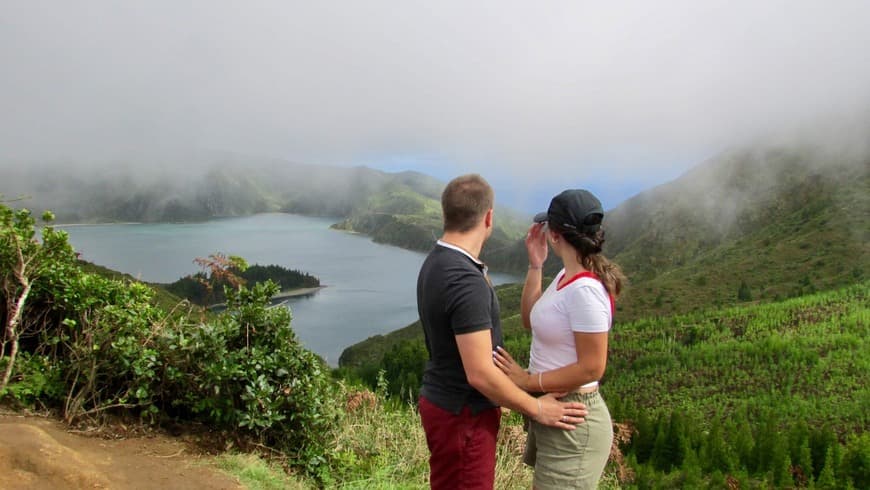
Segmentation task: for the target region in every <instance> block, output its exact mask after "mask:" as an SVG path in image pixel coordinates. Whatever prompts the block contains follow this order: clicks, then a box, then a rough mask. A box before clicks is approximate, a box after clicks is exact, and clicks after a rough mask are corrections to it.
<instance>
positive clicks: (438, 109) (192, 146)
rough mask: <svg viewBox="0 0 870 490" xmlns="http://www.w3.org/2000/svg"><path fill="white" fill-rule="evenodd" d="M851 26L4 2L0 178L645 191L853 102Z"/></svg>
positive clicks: (303, 6) (826, 18)
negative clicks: (328, 177)
mask: <svg viewBox="0 0 870 490" xmlns="http://www.w3.org/2000/svg"><path fill="white" fill-rule="evenodd" d="M868 19H870V4H867V2H860V1H854V2H850V1H840V2H810V1H790V2H785V1H767V2H725V1H713V2H690V1H674V2H604V3H601V2H549V3H544V4H534V5H532V4H529V3H528V2H510V1H509V2H449V1H448V2H434V3H433V2H422V1H408V2H382V1H373V2H333V1H326V2H278V1H255V2H248V3H245V4H244V6H242V5H241V4H239V3H238V2H205V1H202V2H197V1H194V2H171V1H168V0H155V1H152V2H145V3H133V4H125V3H118V2H110V1H91V2H76V4H75V5H73V4H66V3H63V2H40V1H33V0H27V1H23V0H12V1H7V2H4V7H3V9H2V12H0V66H2V67H3V75H2V76H0V108H2V115H0V165H10V164H17V165H20V164H21V162H34V161H45V160H54V161H71V162H87V161H128V162H149V161H152V160H155V159H156V160H164V161H168V160H171V159H172V158H171V156H172V155H186V154H190V153H191V152H194V153H196V152H203V151H205V152H211V151H217V152H233V153H242V154H254V155H262V156H266V157H275V158H282V159H287V160H292V161H298V162H306V163H316V164H332V165H355V164H368V165H372V166H376V167H377V166H383V165H384V164H385V162H392V163H390V165H392V166H397V165H401V161H402V158H403V156H405V157H406V159H407V161H408V162H409V166H413V165H418V166H419V167H420V168H419V169H420V170H423V171H428V172H429V173H434V174H436V175H438V174H439V173H441V174H446V173H448V172H451V173H458V172H465V171H478V172H481V173H484V174H485V175H493V176H494V177H493V179H494V180H500V181H501V180H504V181H517V182H524V183H526V184H528V183H529V182H539V183H542V184H544V183H545V184H549V183H550V182H552V183H553V185H561V184H560V183H563V182H565V181H566V180H567V181H571V182H581V183H582V182H584V181H585V180H584V179H588V180H590V181H593V182H597V183H598V184H597V185H598V186H599V187H600V188H601V189H606V188H608V186H615V185H616V184H614V182H618V181H620V180H624V181H626V182H639V183H638V184H637V185H638V186H640V185H642V184H641V183H640V182H643V183H644V184H643V185H646V184H647V183H649V182H662V181H664V180H666V179H669V178H673V177H674V176H675V175H676V174H678V173H680V172H681V171H682V170H685V169H686V168H688V166H690V165H692V164H694V163H697V162H698V161H701V160H703V159H704V158H706V157H709V156H711V155H713V154H715V153H717V152H718V151H720V150H722V149H724V148H727V147H729V146H731V145H734V144H739V143H742V142H744V141H747V140H751V139H752V138H755V137H758V136H759V135H764V134H770V133H773V132H776V131H782V130H783V129H784V128H794V127H800V126H802V125H806V124H808V123H812V122H813V121H817V120H823V119H825V118H829V117H833V116H837V115H840V114H855V113H858V114H860V113H864V112H867V111H870V58H868V57H867V55H866V47H867V46H868V45H870V29H867V23H868ZM602 174H606V176H603V177H602V176H600V175H602ZM439 176H440V175H439ZM517 194H518V195H519V194H522V193H521V192H519V191H518V192H517ZM526 194H528V193H526ZM517 199H521V198H520V197H518V198H517ZM527 199H529V200H533V199H532V197H531V196H530V195H527ZM611 204H616V203H611Z"/></svg>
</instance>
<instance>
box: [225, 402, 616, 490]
mask: <svg viewBox="0 0 870 490" xmlns="http://www.w3.org/2000/svg"><path fill="white" fill-rule="evenodd" d="M339 386H340V388H339V391H340V393H338V394H337V395H338V399H339V400H343V403H345V404H346V407H345V408H346V410H345V411H344V415H343V420H342V423H341V424H340V428H339V429H338V430H336V431H335V432H334V433H332V434H329V435H328V439H329V440H330V445H331V447H332V450H333V458H332V463H331V466H330V467H329V469H328V471H327V472H326V473H327V474H326V479H325V481H324V482H323V486H324V487H326V488H334V489H341V490H356V489H360V490H362V489H365V490H371V489H375V490H399V489H402V490H405V489H426V488H429V480H428V478H429V463H428V461H429V450H428V448H427V446H426V436H425V434H424V432H423V428H422V425H421V424H420V417H419V415H418V414H417V411H416V408H415V407H414V406H413V405H412V404H409V403H402V402H397V401H395V400H387V399H385V398H384V396H383V395H378V394H375V393H372V392H370V391H367V390H365V389H362V388H356V387H351V388H348V387H346V386H345V385H339ZM524 447H525V433H524V432H523V430H522V420H521V418H520V417H519V416H518V414H515V413H512V414H510V413H509V414H506V415H505V417H503V418H502V428H501V431H500V433H499V442H498V453H497V456H496V484H495V488H496V489H497V490H520V489H522V490H527V489H529V488H531V485H532V470H531V468H529V467H527V466H526V465H524V464H523V463H522V451H523V448H524ZM215 464H216V465H217V466H218V468H220V469H221V470H222V471H224V472H226V473H228V474H230V475H232V476H233V477H235V478H237V479H238V480H239V481H240V482H241V484H242V485H244V486H245V487H246V488H248V489H251V490H261V489H262V490H272V489H290V490H296V489H309V488H318V485H317V484H315V483H314V482H313V481H312V480H310V479H308V478H303V477H299V476H296V475H287V474H286V473H284V471H283V470H282V468H281V466H280V465H277V464H274V463H269V462H267V461H266V460H264V459H263V458H262V457H259V456H256V455H252V454H238V453H227V454H224V455H222V456H219V457H218V458H217V460H216V462H215ZM599 488H601V489H604V490H617V489H619V488H620V486H619V482H618V481H617V478H616V473H615V471H614V469H613V468H610V467H609V468H608V470H607V471H606V473H605V475H604V477H603V479H602V482H601V485H600V486H599Z"/></svg>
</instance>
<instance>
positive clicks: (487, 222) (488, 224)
mask: <svg viewBox="0 0 870 490" xmlns="http://www.w3.org/2000/svg"><path fill="white" fill-rule="evenodd" d="M492 213H493V210H492V208H490V210H489V211H487V212H486V216H484V217H483V223H484V224H485V225H486V227H487V228H492Z"/></svg>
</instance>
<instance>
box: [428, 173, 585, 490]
mask: <svg viewBox="0 0 870 490" xmlns="http://www.w3.org/2000/svg"><path fill="white" fill-rule="evenodd" d="M493 201H494V197H493V191H492V188H491V187H490V186H489V184H488V183H487V182H486V181H485V180H484V179H483V177H481V176H479V175H463V176H460V177H457V178H455V179H453V180H452V181H450V183H449V184H447V187H446V188H445V189H444V192H443V193H442V195H441V207H442V210H443V213H444V234H443V236H442V237H441V239H440V240H438V242H437V244H436V246H435V248H434V249H433V250H432V251H431V252H430V253H429V255H428V257H427V258H426V260H425V261H424V263H423V266H422V267H421V269H420V275H419V277H418V279H417V310H418V312H419V313H420V322H421V323H422V324H423V331H424V333H425V334H426V348H427V350H428V351H429V360H428V362H427V363H426V369H425V372H424V374H423V386H422V389H421V390H420V403H419V409H420V418H421V419H422V422H423V429H424V431H425V432H426V441H427V444H428V446H429V452H430V458H429V470H430V477H429V483H430V485H431V487H432V488H433V489H445V488H449V489H457V488H462V489H492V487H493V484H494V481H495V453H496V436H497V434H498V428H499V423H500V418H501V410H500V409H499V406H500V405H501V406H506V407H508V408H511V409H514V410H518V411H520V412H522V413H524V414H526V415H528V416H529V417H531V418H533V419H535V420H536V421H538V422H540V423H541V424H544V425H548V426H552V427H558V428H561V429H566V430H572V429H574V428H575V426H576V424H579V423H582V422H583V417H584V416H585V415H586V410H585V408H586V407H585V406H584V405H583V404H582V403H578V402H572V403H561V402H559V401H557V400H556V399H555V397H554V395H552V394H549V395H546V396H543V397H541V398H534V397H532V396H530V395H529V394H527V393H526V392H525V391H523V390H521V389H520V388H518V387H517V386H516V385H515V384H514V383H513V382H512V381H511V380H510V378H508V377H507V376H506V375H505V374H504V373H502V372H501V370H500V369H499V368H498V367H496V366H495V364H494V363H493V349H494V348H495V347H496V346H499V345H501V344H502V333H501V324H500V322H499V305H498V298H497V297H496V295H495V291H494V290H493V288H492V285H491V284H490V283H489V279H488V278H487V276H486V266H485V265H484V264H483V262H481V261H480V260H479V259H478V256H479V255H480V251H481V249H482V248H483V244H484V242H486V239H487V238H489V236H490V235H491V234H492V227H493Z"/></svg>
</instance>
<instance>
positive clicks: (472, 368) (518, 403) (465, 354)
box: [456, 330, 587, 429]
mask: <svg viewBox="0 0 870 490" xmlns="http://www.w3.org/2000/svg"><path fill="white" fill-rule="evenodd" d="M456 345H457V346H458V347H459V355H460V357H461V358H462V366H463V367H464V369H465V376H466V377H467V378H468V383H469V384H471V386H473V387H474V388H475V389H476V390H477V391H479V392H481V393H482V394H483V395H484V396H485V397H487V398H488V399H490V400H491V401H492V402H494V403H496V404H498V405H502V406H505V407H508V408H510V409H513V410H518V411H520V412H522V413H524V414H526V415H528V416H529V417H531V418H533V419H534V420H536V421H537V422H539V423H541V424H544V425H549V426H551V427H559V428H561V429H574V428H575V427H576V424H579V423H582V422H583V421H584V417H585V416H586V413H587V412H586V406H585V405H583V404H582V403H579V402H569V403H562V402H560V401H558V400H556V399H555V395H554V394H552V393H550V394H547V395H545V396H543V397H541V398H537V399H536V398H534V397H532V396H531V395H529V394H528V393H526V392H525V391H523V390H521V389H520V388H518V387H517V386H516V385H515V384H514V383H513V381H511V380H510V378H508V377H507V376H506V375H505V374H504V373H503V372H501V370H500V369H499V368H498V367H496V365H495V364H493V362H492V339H491V337H490V331H489V330H478V331H476V332H471V333H466V334H461V335H457V336H456Z"/></svg>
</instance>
